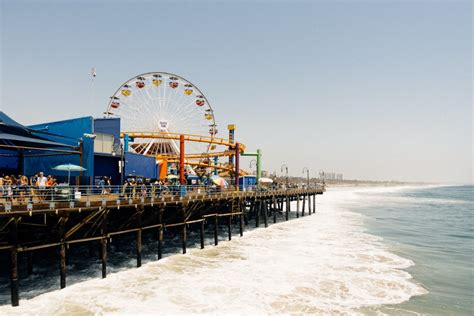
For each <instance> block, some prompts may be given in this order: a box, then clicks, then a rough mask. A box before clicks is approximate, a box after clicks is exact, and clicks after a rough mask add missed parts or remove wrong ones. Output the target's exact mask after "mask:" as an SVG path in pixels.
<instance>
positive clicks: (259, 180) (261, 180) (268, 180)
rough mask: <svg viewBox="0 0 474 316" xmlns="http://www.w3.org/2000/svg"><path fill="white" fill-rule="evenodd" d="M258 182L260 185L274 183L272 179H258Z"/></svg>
mask: <svg viewBox="0 0 474 316" xmlns="http://www.w3.org/2000/svg"><path fill="white" fill-rule="evenodd" d="M258 182H260V183H273V180H272V179H270V178H260V179H258Z"/></svg>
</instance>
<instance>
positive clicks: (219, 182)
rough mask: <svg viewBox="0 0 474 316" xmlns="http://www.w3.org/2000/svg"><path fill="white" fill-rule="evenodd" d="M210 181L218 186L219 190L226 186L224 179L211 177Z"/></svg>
mask: <svg viewBox="0 0 474 316" xmlns="http://www.w3.org/2000/svg"><path fill="white" fill-rule="evenodd" d="M211 181H212V183H214V184H215V185H218V186H220V187H221V188H226V187H227V186H228V184H227V181H225V179H224V178H221V177H219V176H215V175H214V176H211Z"/></svg>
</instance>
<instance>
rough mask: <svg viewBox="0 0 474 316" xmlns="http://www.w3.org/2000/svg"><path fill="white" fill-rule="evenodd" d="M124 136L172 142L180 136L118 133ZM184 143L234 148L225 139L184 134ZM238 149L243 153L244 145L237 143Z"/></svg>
mask: <svg viewBox="0 0 474 316" xmlns="http://www.w3.org/2000/svg"><path fill="white" fill-rule="evenodd" d="M125 134H127V135H128V137H131V138H155V139H172V140H177V141H179V138H180V136H181V134H179V133H169V132H126V133H120V137H121V138H124V137H125ZM184 141H187V142H199V143H207V144H214V145H221V146H227V147H231V148H233V147H235V142H234V141H232V140H230V139H226V138H219V137H210V136H202V135H192V134H184ZM239 148H240V151H241V152H245V148H246V146H245V145H244V144H240V143H239Z"/></svg>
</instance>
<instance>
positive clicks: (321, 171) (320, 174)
mask: <svg viewBox="0 0 474 316" xmlns="http://www.w3.org/2000/svg"><path fill="white" fill-rule="evenodd" d="M324 178H325V173H324V171H323V170H319V179H321V180H322V181H323V186H324Z"/></svg>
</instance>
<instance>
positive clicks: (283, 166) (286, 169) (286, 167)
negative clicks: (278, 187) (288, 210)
mask: <svg viewBox="0 0 474 316" xmlns="http://www.w3.org/2000/svg"><path fill="white" fill-rule="evenodd" d="M283 169H285V174H286V188H287V189H288V166H287V165H286V164H282V165H281V172H283Z"/></svg>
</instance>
